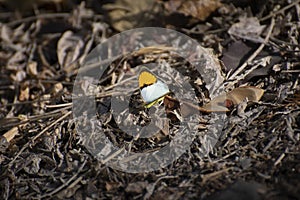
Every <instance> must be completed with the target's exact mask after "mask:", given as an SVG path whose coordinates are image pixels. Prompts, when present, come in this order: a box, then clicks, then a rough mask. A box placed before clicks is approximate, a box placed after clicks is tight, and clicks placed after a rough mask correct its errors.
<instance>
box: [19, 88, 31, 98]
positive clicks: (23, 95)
mask: <svg viewBox="0 0 300 200" xmlns="http://www.w3.org/2000/svg"><path fill="white" fill-rule="evenodd" d="M28 99H29V87H27V86H26V87H25V88H23V89H21V90H20V95H19V101H27V100H28Z"/></svg>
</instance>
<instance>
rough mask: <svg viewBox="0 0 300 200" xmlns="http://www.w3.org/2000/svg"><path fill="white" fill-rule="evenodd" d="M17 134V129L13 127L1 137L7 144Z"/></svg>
mask: <svg viewBox="0 0 300 200" xmlns="http://www.w3.org/2000/svg"><path fill="white" fill-rule="evenodd" d="M18 134H19V129H18V127H13V128H12V129H10V130H9V131H7V132H6V133H4V135H3V136H4V137H5V139H6V140H7V142H10V141H11V140H12V139H14V137H15V136H16V135H18Z"/></svg>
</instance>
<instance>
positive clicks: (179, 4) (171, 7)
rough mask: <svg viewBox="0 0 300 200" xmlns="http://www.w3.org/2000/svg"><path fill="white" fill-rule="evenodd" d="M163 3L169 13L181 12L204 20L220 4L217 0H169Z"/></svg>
mask: <svg viewBox="0 0 300 200" xmlns="http://www.w3.org/2000/svg"><path fill="white" fill-rule="evenodd" d="M164 5H165V8H166V9H167V10H168V11H169V12H171V13H181V14H184V15H185V16H192V17H194V18H196V19H199V20H202V21H204V20H205V19H206V18H207V17H208V16H209V15H210V14H211V13H212V12H214V11H215V10H216V9H218V8H219V7H220V6H221V5H222V4H221V2H220V1H219V0H169V1H167V2H165V3H164Z"/></svg>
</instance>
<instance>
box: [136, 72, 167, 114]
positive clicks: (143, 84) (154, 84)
mask: <svg viewBox="0 0 300 200" xmlns="http://www.w3.org/2000/svg"><path fill="white" fill-rule="evenodd" d="M139 88H140V92H141V95H142V98H143V100H144V102H145V107H146V108H150V107H151V106H153V105H154V104H156V103H158V102H160V101H162V100H163V99H164V97H165V96H166V95H167V94H169V93H170V90H169V88H168V86H167V85H166V84H165V83H163V82H162V81H161V80H159V79H158V78H157V77H156V76H155V75H154V74H152V73H151V72H149V71H148V70H146V69H142V71H141V72H140V74H139Z"/></svg>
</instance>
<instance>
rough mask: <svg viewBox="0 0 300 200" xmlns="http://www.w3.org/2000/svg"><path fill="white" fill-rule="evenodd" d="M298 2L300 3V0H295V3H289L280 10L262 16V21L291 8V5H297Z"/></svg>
mask: <svg viewBox="0 0 300 200" xmlns="http://www.w3.org/2000/svg"><path fill="white" fill-rule="evenodd" d="M298 3H300V0H298V1H295V2H294V3H292V4H290V5H287V6H286V7H283V8H282V9H280V10H277V11H275V12H273V13H270V14H268V15H267V16H265V17H263V18H261V19H260V21H265V20H267V19H269V18H271V17H274V16H275V15H277V14H279V13H281V12H283V11H285V10H287V9H290V8H291V7H293V6H295V5H297V4H298Z"/></svg>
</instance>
